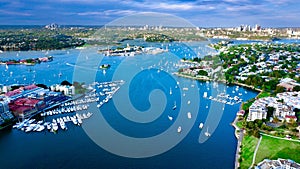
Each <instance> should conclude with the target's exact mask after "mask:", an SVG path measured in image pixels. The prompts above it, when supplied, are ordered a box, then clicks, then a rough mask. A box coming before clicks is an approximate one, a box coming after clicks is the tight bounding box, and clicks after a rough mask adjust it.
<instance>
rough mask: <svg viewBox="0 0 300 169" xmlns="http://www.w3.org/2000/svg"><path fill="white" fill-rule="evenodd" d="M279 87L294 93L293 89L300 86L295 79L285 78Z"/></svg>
mask: <svg viewBox="0 0 300 169" xmlns="http://www.w3.org/2000/svg"><path fill="white" fill-rule="evenodd" d="M277 86H282V87H284V88H285V89H286V91H293V88H294V87H295V86H300V84H299V83H297V82H296V81H295V80H294V79H291V78H285V79H281V80H280V83H279V84H278V85H277Z"/></svg>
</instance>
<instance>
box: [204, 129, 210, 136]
mask: <svg viewBox="0 0 300 169" xmlns="http://www.w3.org/2000/svg"><path fill="white" fill-rule="evenodd" d="M204 134H205V136H206V137H209V136H210V133H209V132H208V127H207V128H206V132H205V133H204Z"/></svg>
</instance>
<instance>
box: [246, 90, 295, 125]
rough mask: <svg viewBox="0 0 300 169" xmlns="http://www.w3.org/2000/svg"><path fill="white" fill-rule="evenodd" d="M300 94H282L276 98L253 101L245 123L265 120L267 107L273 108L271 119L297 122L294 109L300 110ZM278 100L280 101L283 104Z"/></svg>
mask: <svg viewBox="0 0 300 169" xmlns="http://www.w3.org/2000/svg"><path fill="white" fill-rule="evenodd" d="M299 96H300V92H284V93H278V94H277V95H276V97H265V98H260V99H257V100H255V102H254V103H253V104H252V105H251V106H250V107H249V115H248V117H247V121H254V120H256V119H259V120H263V119H266V118H267V111H268V109H267V107H273V108H275V110H274V112H273V117H277V118H278V119H279V120H281V121H284V120H286V121H287V122H291V120H292V119H293V120H295V121H297V117H296V116H295V112H294V109H295V108H300V98H299ZM279 100H282V101H283V103H282V102H281V101H279Z"/></svg>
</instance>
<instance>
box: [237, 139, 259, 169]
mask: <svg viewBox="0 0 300 169" xmlns="http://www.w3.org/2000/svg"><path fill="white" fill-rule="evenodd" d="M257 143H258V138H256V137H253V136H251V135H245V136H244V138H243V142H242V147H241V148H242V150H241V157H240V168H241V169H248V168H249V167H250V166H251V164H252V159H253V155H254V151H255V147H256V145H257Z"/></svg>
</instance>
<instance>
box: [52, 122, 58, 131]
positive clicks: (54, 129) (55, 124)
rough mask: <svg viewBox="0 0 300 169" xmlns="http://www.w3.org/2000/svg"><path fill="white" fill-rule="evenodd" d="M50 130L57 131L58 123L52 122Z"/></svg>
mask: <svg viewBox="0 0 300 169" xmlns="http://www.w3.org/2000/svg"><path fill="white" fill-rule="evenodd" d="M52 130H53V131H57V130H58V125H57V123H52Z"/></svg>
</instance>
